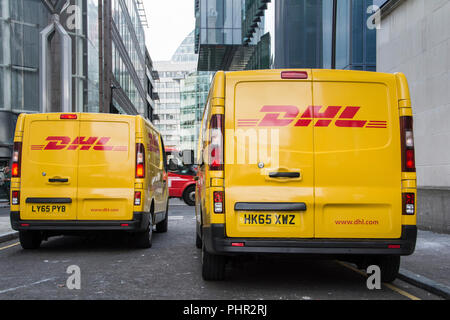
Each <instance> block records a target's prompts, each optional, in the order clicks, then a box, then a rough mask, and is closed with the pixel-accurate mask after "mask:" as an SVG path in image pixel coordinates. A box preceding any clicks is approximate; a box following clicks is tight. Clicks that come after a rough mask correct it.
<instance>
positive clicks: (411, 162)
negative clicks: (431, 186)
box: [406, 149, 416, 170]
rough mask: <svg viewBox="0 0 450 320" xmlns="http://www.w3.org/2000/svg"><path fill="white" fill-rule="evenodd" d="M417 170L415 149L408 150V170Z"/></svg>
mask: <svg viewBox="0 0 450 320" xmlns="http://www.w3.org/2000/svg"><path fill="white" fill-rule="evenodd" d="M415 168H416V162H415V156H414V149H407V150H406V169H408V170H415Z"/></svg>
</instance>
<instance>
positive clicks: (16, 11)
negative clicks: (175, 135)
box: [0, 0, 151, 116]
mask: <svg viewBox="0 0 450 320" xmlns="http://www.w3.org/2000/svg"><path fill="white" fill-rule="evenodd" d="M141 1H142V0H103V1H98V0H70V1H69V2H68V4H69V6H66V7H65V9H63V11H62V12H61V13H60V14H59V16H60V22H61V25H62V26H63V27H64V29H65V31H66V32H67V33H68V34H69V35H70V38H71V40H72V59H71V60H72V110H73V111H76V112H111V113H117V112H119V113H127V114H141V115H143V116H148V114H149V113H151V112H149V110H148V107H149V104H150V105H151V103H149V97H148V95H147V90H146V88H147V82H148V77H147V76H146V71H147V68H146V53H145V51H146V48H145V33H144V26H143V23H142V21H141V20H142V10H139V9H140V8H139V6H140V5H142V2H141ZM61 2H62V0H58V1H53V3H57V4H59V3H61ZM64 2H65V1H64ZM99 5H100V6H101V7H99ZM99 12H100V16H101V17H102V20H103V21H104V23H103V24H99V18H100V16H99ZM50 18H51V15H50V11H49V10H48V9H47V7H46V6H45V5H44V4H43V1H41V0H0V40H1V42H2V44H3V46H2V50H0V78H1V79H2V81H0V110H12V111H14V112H16V113H19V112H38V111H40V106H39V95H40V86H39V71H40V65H39V64H40V61H39V48H40V32H41V31H42V30H43V29H44V28H46V27H47V26H48V25H49V24H50V23H51V19H50ZM50 41H51V45H50V47H51V48H50V52H49V54H50V56H51V58H50V61H52V63H51V71H50V72H51V75H50V78H51V80H50V82H51V87H52V94H53V91H54V92H57V91H58V83H57V82H58V77H59V70H60V65H59V62H60V55H61V53H60V52H59V41H60V39H59V38H58V36H52V37H51V40H50ZM150 97H151V95H150ZM59 99H60V97H57V94H54V96H52V97H51V100H50V102H51V103H50V105H51V107H49V108H48V110H49V111H52V112H57V111H59V110H58V106H59V105H60V104H61V103H60V101H59ZM55 106H56V107H55Z"/></svg>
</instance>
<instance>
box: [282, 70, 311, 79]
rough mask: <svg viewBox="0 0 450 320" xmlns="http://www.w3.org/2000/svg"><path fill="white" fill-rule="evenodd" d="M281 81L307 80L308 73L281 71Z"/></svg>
mask: <svg viewBox="0 0 450 320" xmlns="http://www.w3.org/2000/svg"><path fill="white" fill-rule="evenodd" d="M281 79H295V80H301V79H308V72H306V71H283V72H281Z"/></svg>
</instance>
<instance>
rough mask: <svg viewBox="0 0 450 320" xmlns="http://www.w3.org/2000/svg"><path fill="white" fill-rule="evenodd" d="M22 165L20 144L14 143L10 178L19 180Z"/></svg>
mask: <svg viewBox="0 0 450 320" xmlns="http://www.w3.org/2000/svg"><path fill="white" fill-rule="evenodd" d="M21 163H22V142H14V149H13V156H12V166H11V177H13V178H20V175H21Z"/></svg>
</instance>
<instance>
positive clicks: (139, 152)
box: [136, 143, 145, 179]
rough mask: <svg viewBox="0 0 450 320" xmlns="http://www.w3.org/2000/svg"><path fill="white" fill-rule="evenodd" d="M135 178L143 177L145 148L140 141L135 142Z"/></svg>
mask: <svg viewBox="0 0 450 320" xmlns="http://www.w3.org/2000/svg"><path fill="white" fill-rule="evenodd" d="M136 178H137V179H143V178H145V148H144V145H143V144H142V143H136Z"/></svg>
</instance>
